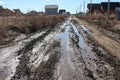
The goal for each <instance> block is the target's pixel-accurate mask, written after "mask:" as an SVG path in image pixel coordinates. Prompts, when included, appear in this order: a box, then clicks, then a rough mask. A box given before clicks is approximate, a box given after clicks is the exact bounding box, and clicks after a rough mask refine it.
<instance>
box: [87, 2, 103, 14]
mask: <svg viewBox="0 0 120 80" xmlns="http://www.w3.org/2000/svg"><path fill="white" fill-rule="evenodd" d="M87 8H88V13H92V14H93V15H96V14H100V13H101V4H96V3H92V4H88V5H87Z"/></svg>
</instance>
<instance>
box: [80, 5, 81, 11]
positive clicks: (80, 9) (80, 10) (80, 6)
mask: <svg viewBox="0 0 120 80" xmlns="http://www.w3.org/2000/svg"><path fill="white" fill-rule="evenodd" d="M80 12H81V4H80Z"/></svg>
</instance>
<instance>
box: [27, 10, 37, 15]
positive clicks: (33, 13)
mask: <svg viewBox="0 0 120 80" xmlns="http://www.w3.org/2000/svg"><path fill="white" fill-rule="evenodd" d="M27 14H28V15H38V12H37V11H34V10H32V11H30V12H28V13H27Z"/></svg>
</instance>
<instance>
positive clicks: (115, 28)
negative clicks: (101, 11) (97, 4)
mask: <svg viewBox="0 0 120 80" xmlns="http://www.w3.org/2000/svg"><path fill="white" fill-rule="evenodd" d="M77 17H78V18H79V19H83V20H85V21H87V22H89V23H90V24H95V25H96V26H98V27H100V28H104V29H106V30H109V31H112V32H116V33H119V32H120V21H117V20H115V19H113V18H110V19H109V20H108V19H106V17H105V16H103V15H96V16H77Z"/></svg>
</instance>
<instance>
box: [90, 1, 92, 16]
mask: <svg viewBox="0 0 120 80" xmlns="http://www.w3.org/2000/svg"><path fill="white" fill-rule="evenodd" d="M90 15H91V16H92V0H90Z"/></svg>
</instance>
